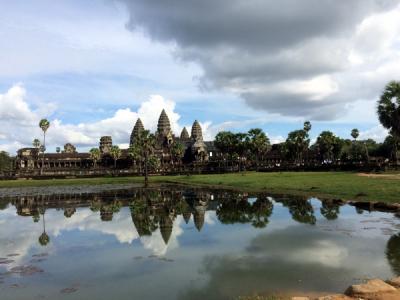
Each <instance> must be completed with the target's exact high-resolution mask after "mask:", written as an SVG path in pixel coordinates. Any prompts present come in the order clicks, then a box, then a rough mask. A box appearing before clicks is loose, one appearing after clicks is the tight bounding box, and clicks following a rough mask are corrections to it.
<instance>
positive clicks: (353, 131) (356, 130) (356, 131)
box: [351, 128, 360, 141]
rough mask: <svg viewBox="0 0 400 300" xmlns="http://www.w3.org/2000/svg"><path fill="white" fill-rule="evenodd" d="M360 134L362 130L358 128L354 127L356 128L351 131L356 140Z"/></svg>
mask: <svg viewBox="0 0 400 300" xmlns="http://www.w3.org/2000/svg"><path fill="white" fill-rule="evenodd" d="M359 135H360V132H359V131H358V129H357V128H354V129H353V130H352V131H351V136H352V138H353V139H354V141H356V140H357V138H358V137H359Z"/></svg>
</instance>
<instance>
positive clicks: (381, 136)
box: [359, 125, 389, 142]
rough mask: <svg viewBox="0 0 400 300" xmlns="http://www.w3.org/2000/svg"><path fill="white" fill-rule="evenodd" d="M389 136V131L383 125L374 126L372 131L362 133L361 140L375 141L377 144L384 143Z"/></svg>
mask: <svg viewBox="0 0 400 300" xmlns="http://www.w3.org/2000/svg"><path fill="white" fill-rule="evenodd" d="M388 134H389V132H388V130H387V129H385V128H383V127H382V125H377V126H374V127H372V128H370V129H367V130H363V131H360V136H359V139H360V140H366V139H373V140H375V141H377V142H383V141H384V140H385V138H386V136H387V135H388Z"/></svg>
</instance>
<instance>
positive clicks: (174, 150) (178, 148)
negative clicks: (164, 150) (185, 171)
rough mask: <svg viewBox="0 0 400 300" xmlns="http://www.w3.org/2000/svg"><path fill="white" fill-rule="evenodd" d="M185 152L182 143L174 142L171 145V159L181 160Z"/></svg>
mask: <svg viewBox="0 0 400 300" xmlns="http://www.w3.org/2000/svg"><path fill="white" fill-rule="evenodd" d="M184 153H185V146H184V145H183V144H182V143H179V142H175V143H174V144H173V145H172V147H171V154H172V157H173V161H175V162H177V163H179V162H181V161H182V157H183V154H184Z"/></svg>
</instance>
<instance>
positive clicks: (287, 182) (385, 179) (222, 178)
mask: <svg viewBox="0 0 400 300" xmlns="http://www.w3.org/2000/svg"><path fill="white" fill-rule="evenodd" d="M143 181H144V180H143V178H142V177H110V178H106V177H103V178H86V179H52V180H18V181H0V188H4V187H23V186H49V185H52V186H55V185H87V184H88V185H92V184H116V183H119V184H123V183H143ZM163 182H164V183H179V184H190V185H204V186H213V187H223V188H233V189H238V190H243V191H249V192H250V191H253V192H259V191H266V192H270V193H273V194H292V195H308V196H316V197H322V198H336V199H344V200H370V201H386V202H399V203H400V174H382V175H368V174H357V173H350V172H282V173H280V172H276V173H256V172H246V173H240V174H238V173H230V174H218V175H192V176H153V177H151V178H150V183H163ZM0 195H1V189H0Z"/></svg>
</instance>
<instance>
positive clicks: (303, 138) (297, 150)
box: [284, 121, 311, 164]
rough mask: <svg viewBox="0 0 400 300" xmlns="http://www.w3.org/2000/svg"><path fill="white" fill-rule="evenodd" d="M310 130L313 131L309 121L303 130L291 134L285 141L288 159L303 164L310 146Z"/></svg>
mask: <svg viewBox="0 0 400 300" xmlns="http://www.w3.org/2000/svg"><path fill="white" fill-rule="evenodd" d="M309 130H311V123H310V122H309V121H307V122H305V123H304V126H303V129H300V130H294V131H291V132H289V134H288V137H287V139H286V141H285V145H284V146H285V150H286V154H287V157H288V158H289V159H293V160H294V161H295V163H298V164H300V163H302V161H303V158H304V153H305V152H306V151H307V150H308V148H309V146H310V138H309V135H308V132H309Z"/></svg>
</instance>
